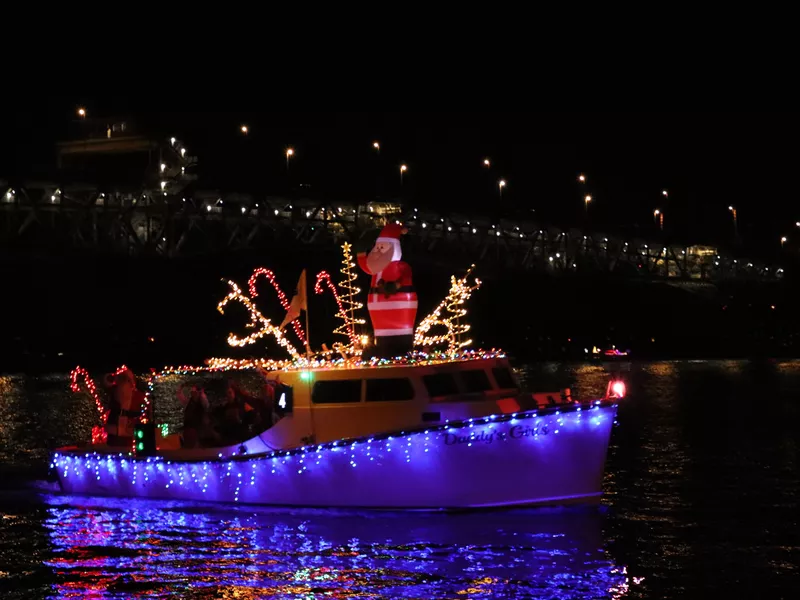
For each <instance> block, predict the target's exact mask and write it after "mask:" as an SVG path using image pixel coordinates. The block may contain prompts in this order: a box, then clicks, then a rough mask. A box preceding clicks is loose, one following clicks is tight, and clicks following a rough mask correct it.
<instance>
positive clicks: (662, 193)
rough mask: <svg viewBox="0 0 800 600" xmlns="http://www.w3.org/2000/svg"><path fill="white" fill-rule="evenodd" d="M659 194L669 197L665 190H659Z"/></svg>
mask: <svg viewBox="0 0 800 600" xmlns="http://www.w3.org/2000/svg"><path fill="white" fill-rule="evenodd" d="M661 195H662V196H664V198H669V192H668V191H667V190H661Z"/></svg>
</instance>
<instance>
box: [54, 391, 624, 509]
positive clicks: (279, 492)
mask: <svg viewBox="0 0 800 600" xmlns="http://www.w3.org/2000/svg"><path fill="white" fill-rule="evenodd" d="M616 410H617V407H616V405H615V404H613V403H607V402H603V403H595V404H594V405H582V406H580V407H578V406H572V405H571V406H566V407H561V408H560V409H558V410H556V409H548V410H540V411H529V412H525V413H519V414H517V415H513V416H512V415H494V416H492V417H487V418H481V419H473V420H470V421H465V422H460V423H451V424H449V425H447V426H444V427H438V426H437V427H434V428H431V429H428V430H419V431H414V432H398V433H397V434H395V435H391V436H374V437H372V438H362V439H359V440H348V441H343V442H335V443H333V444H325V445H323V446H309V447H305V448H300V449H296V450H292V451H288V452H287V451H281V452H276V453H272V454H262V455H253V456H237V457H223V458H219V459H218V460H213V461H208V460H206V461H199V460H194V461H188V460H187V461H177V460H171V461H169V460H167V459H165V458H161V457H151V458H144V457H133V456H130V455H121V454H103V453H99V452H89V453H87V452H86V451H85V450H84V451H61V452H59V453H57V454H55V455H54V457H53V465H52V466H53V468H54V469H55V471H56V472H57V475H58V480H59V483H60V487H61V490H62V491H63V492H64V493H68V494H75V495H88V496H116V497H137V498H155V499H157V498H163V499H171V500H189V501H208V502H221V503H240V504H258V505H272V506H297V507H341V508H383V509H458V508H482V507H501V506H519V505H561V504H572V503H590V502H597V501H598V500H599V499H600V496H601V492H602V480H603V473H604V467H605V460H606V454H607V450H608V443H609V439H610V436H611V429H612V426H613V423H614V419H615V416H616Z"/></svg>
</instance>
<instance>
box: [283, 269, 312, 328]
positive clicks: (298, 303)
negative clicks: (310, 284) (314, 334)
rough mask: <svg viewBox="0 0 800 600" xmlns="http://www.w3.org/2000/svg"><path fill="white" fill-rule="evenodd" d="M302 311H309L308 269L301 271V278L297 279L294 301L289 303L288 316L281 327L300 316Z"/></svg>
mask: <svg viewBox="0 0 800 600" xmlns="http://www.w3.org/2000/svg"><path fill="white" fill-rule="evenodd" d="M301 311H306V312H308V296H307V294H306V270H305V269H303V272H302V273H300V279H299V280H298V281H297V287H296V288H295V290H294V296H292V302H291V304H289V310H288V311H287V312H286V318H285V319H284V320H283V323H281V327H280V328H281V329H283V328H284V327H286V326H287V325H288V324H289V323H291V322H292V321H294V320H295V319H299V318H300V313H301Z"/></svg>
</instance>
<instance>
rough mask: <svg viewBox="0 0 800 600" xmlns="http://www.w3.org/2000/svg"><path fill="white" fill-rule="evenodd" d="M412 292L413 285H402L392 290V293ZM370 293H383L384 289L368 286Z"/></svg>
mask: <svg viewBox="0 0 800 600" xmlns="http://www.w3.org/2000/svg"><path fill="white" fill-rule="evenodd" d="M413 292H414V286H413V285H404V286H403V287H399V288H397V289H396V290H395V291H393V292H392V293H393V294H411V293H413ZM369 293H370V294H385V293H386V290H385V289H384V288H369Z"/></svg>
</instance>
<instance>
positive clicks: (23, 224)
mask: <svg viewBox="0 0 800 600" xmlns="http://www.w3.org/2000/svg"><path fill="white" fill-rule="evenodd" d="M174 175H176V176H178V177H180V174H179V173H174ZM164 187H165V190H166V191H161V190H160V189H155V190H154V189H150V190H140V191H132V192H112V191H107V192H102V191H100V190H98V189H97V188H95V187H92V186H80V185H78V186H76V185H64V186H59V185H57V184H53V183H42V182H39V183H36V182H34V183H30V184H28V185H26V186H24V187H18V188H12V187H11V186H10V185H9V184H8V183H7V182H2V181H0V241H2V242H3V243H5V244H23V245H24V244H25V243H26V241H28V242H31V243H35V242H34V238H36V236H35V235H34V231H35V230H37V229H39V230H42V229H44V230H48V231H50V232H51V233H52V234H55V236H56V237H58V236H59V232H60V233H61V234H65V233H66V232H69V233H68V235H69V236H71V237H70V240H71V241H72V243H75V244H76V245H78V246H84V247H86V246H88V247H92V246H97V247H98V248H101V247H102V248H107V249H112V250H117V251H121V252H125V253H126V254H136V253H139V252H151V253H157V254H164V255H170V256H174V255H177V254H181V253H185V252H190V248H193V250H191V252H198V251H203V250H202V249H201V250H198V244H197V243H196V241H197V239H198V238H200V239H207V240H209V239H213V238H216V240H217V242H216V243H208V244H207V246H206V248H205V251H208V252H213V251H216V250H220V249H221V248H237V249H242V248H247V247H250V246H252V245H254V244H257V243H258V240H259V238H263V237H270V238H271V239H275V238H276V236H277V235H279V234H280V235H287V234H289V235H291V236H292V237H293V238H294V240H295V241H297V242H298V243H339V242H341V241H344V240H350V241H354V240H358V239H360V238H362V237H363V236H365V235H367V234H368V233H369V232H372V231H374V230H375V229H376V228H378V227H381V226H383V225H384V224H386V223H387V222H390V221H396V222H399V223H403V224H404V225H406V227H407V228H408V229H409V236H408V238H409V239H408V245H409V246H410V251H415V252H427V253H430V252H434V251H442V252H444V253H458V254H460V255H464V256H466V257H467V258H468V259H469V260H477V261H480V260H484V261H493V262H495V263H498V264H502V265H508V266H513V267H516V268H523V269H535V270H540V271H545V272H551V273H562V274H568V273H584V272H605V273H614V274H619V275H623V276H634V277H637V276H640V277H649V278H664V279H674V280H685V281H691V280H694V281H721V280H725V279H737V280H742V279H753V280H762V281H763V280H780V279H781V278H782V277H783V269H782V268H780V267H776V266H770V265H766V264H763V263H760V262H757V261H750V260H740V259H736V258H733V257H731V256H729V255H726V254H725V253H724V252H721V251H719V250H718V249H716V248H713V247H708V246H679V245H663V244H657V243H653V242H652V241H646V240H640V239H630V240H623V239H619V238H616V237H613V236H609V235H605V234H598V233H597V232H589V231H581V230H578V229H571V230H569V231H565V230H561V229H558V228H554V227H542V226H541V225H539V224H537V223H535V222H533V221H530V220H518V221H515V220H508V219H491V218H488V217H485V216H476V217H468V216H465V215H459V214H448V215H440V214H436V213H432V212H429V211H423V210H420V209H414V208H411V209H405V210H404V209H403V208H402V206H401V205H400V204H398V203H392V202H367V203H361V204H356V203H343V202H321V201H319V200H313V199H308V198H305V199H304V198H299V199H288V198H283V197H275V196H265V197H262V198H256V197H254V196H252V195H247V194H222V193H218V192H213V191H206V192H195V193H193V194H191V195H189V194H187V195H183V193H184V192H185V188H184V187H183V186H178V185H176V186H175V187H174V188H172V189H170V188H171V187H172V184H169V185H168V186H164ZM173 190H177V191H178V193H172V191H173ZM265 234H268V235H265Z"/></svg>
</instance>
